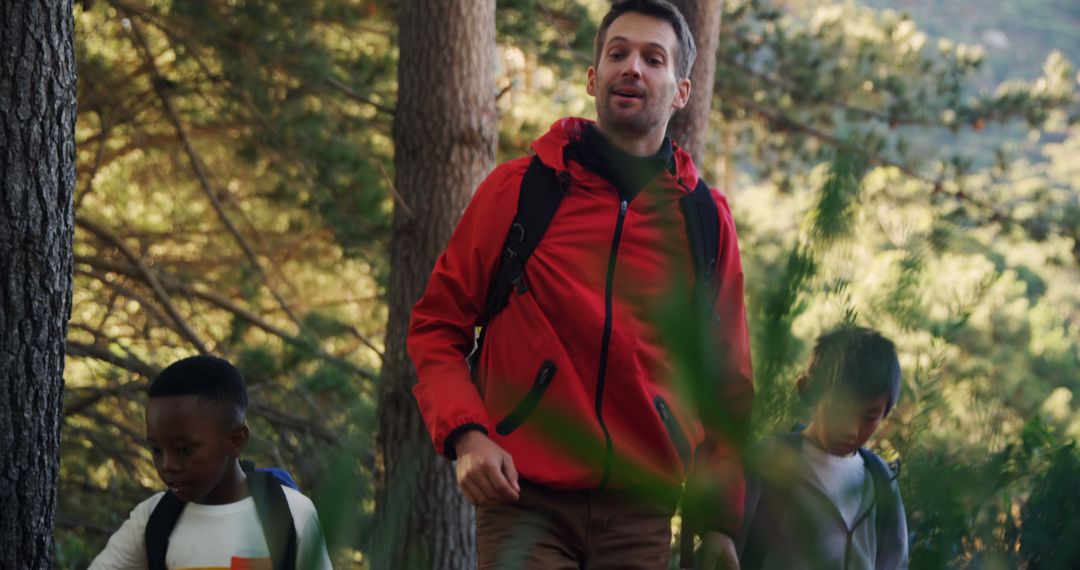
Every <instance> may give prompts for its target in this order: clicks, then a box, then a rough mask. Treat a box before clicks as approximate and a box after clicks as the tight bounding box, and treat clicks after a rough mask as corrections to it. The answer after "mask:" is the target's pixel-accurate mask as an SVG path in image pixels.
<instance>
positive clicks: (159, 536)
mask: <svg viewBox="0 0 1080 570" xmlns="http://www.w3.org/2000/svg"><path fill="white" fill-rule="evenodd" d="M186 505H187V503H185V502H184V501H181V500H180V499H178V498H177V497H176V495H174V494H172V493H171V492H166V493H165V494H164V495H163V496H162V497H161V500H160V501H158V504H157V506H155V507H154V510H153V512H151V513H150V518H149V519H148V520H147V521H146V530H145V532H144V533H143V537H144V540H145V541H146V562H147V567H148V568H149V570H165V554H166V553H167V552H168V551H169V536H170V535H171V534H172V531H173V528H175V527H176V521H178V520H180V514H181V513H183V512H184V506H186Z"/></svg>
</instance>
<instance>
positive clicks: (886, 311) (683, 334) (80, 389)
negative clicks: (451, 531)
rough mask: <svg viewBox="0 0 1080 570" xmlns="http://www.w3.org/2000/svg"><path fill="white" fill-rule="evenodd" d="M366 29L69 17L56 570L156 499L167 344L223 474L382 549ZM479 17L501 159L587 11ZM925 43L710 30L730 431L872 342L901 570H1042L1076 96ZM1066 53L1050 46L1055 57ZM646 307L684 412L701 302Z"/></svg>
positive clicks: (787, 29) (373, 61) (545, 8)
mask: <svg viewBox="0 0 1080 570" xmlns="http://www.w3.org/2000/svg"><path fill="white" fill-rule="evenodd" d="M927 1H929V0H927ZM909 4H910V2H909ZM945 4H947V3H940V2H938V3H937V4H935V5H934V9H935V10H946V8H948V7H947V6H945ZM1006 4H1007V7H1006V9H1008V10H1014V11H1015V10H1022V11H1023V12H1022V13H1023V14H1025V15H1027V14H1031V15H1032V18H1031V20H1032V21H1037V22H1040V24H1039V25H1040V26H1042V27H1043V28H1044V29H1046V30H1049V32H1050V33H1056V34H1057V36H1056V37H1058V38H1060V37H1062V36H1061V32H1060V30H1059V31H1058V32H1054V31H1053V30H1054V25H1055V24H1054V23H1052V22H1051V21H1054V22H1059V23H1060V25H1061V26H1064V25H1066V24H1067V23H1068V22H1070V21H1072V20H1069V19H1068V16H1069V15H1072V16H1075V10H1073V9H1071V8H1069V7H1068V6H1066V5H1065V3H1059V4H1054V6H1053V7H1052V8H1051V7H1049V3H1048V2H1047V0H1015V1H1012V2H1008V3H1006ZM394 6H395V3H393V2H382V1H375V2H370V1H360V0H344V1H337V0H334V1H330V0H327V1H323V2H299V1H294V0H289V1H285V2H278V1H270V0H255V1H244V2H210V3H206V2H192V1H187V0H184V1H181V0H154V1H152V2H146V3H143V4H141V5H136V4H133V3H129V2H121V1H119V0H116V1H113V0H103V1H101V2H94V3H86V4H84V5H83V7H81V8H78V9H77V12H76V17H77V22H78V25H77V29H76V32H77V44H78V45H77V49H76V54H77V57H78V58H79V61H78V64H79V81H80V85H79V93H80V100H79V113H80V115H79V121H78V133H77V137H78V152H79V181H78V192H77V203H78V205H79V206H78V207H79V211H78V216H79V219H80V220H83V221H85V222H91V223H94V222H96V223H97V225H98V226H101V227H103V228H104V229H105V230H106V233H104V234H103V233H101V232H97V231H94V230H92V229H91V228H90V227H89V226H88V225H86V223H85V222H84V223H83V225H80V228H79V232H78V234H77V238H76V244H75V249H76V256H77V257H76V262H77V268H76V291H75V294H74V310H73V315H72V321H71V326H70V335H69V359H68V365H67V369H66V375H67V391H66V396H65V398H66V401H65V420H64V434H63V439H62V446H63V449H62V456H63V462H62V466H61V481H60V486H61V490H60V499H59V505H58V512H59V521H60V528H59V530H58V533H57V535H58V536H57V544H58V557H57V560H58V564H59V565H61V566H63V567H81V566H83V565H85V564H86V562H88V559H89V558H90V557H91V556H92V555H93V554H94V553H96V552H97V551H98V550H99V549H100V548H101V546H102V545H103V544H104V540H105V538H106V537H107V536H108V533H110V532H111V531H112V530H114V529H115V528H117V527H118V526H119V524H120V523H121V522H122V521H123V519H124V518H125V517H126V513H127V512H128V510H130V508H131V507H132V506H133V505H135V504H136V503H137V502H138V501H140V500H142V499H144V498H145V497H146V496H148V495H149V494H150V493H151V492H153V491H154V490H155V489H156V488H157V487H158V483H157V481H156V475H155V473H154V472H153V469H152V467H151V465H150V462H149V458H148V456H147V454H146V453H145V452H144V451H143V450H142V433H143V406H142V397H141V393H142V390H143V389H144V388H145V385H146V382H147V379H148V378H149V377H150V376H152V375H153V373H154V372H155V370H156V369H157V368H159V367H161V366H164V365H165V364H167V363H168V362H170V361H172V360H174V359H176V358H178V357H181V356H187V355H189V354H191V353H193V352H194V351H195V348H194V346H193V344H194V343H193V342H192V339H191V338H190V335H188V334H185V333H184V331H183V326H182V325H187V327H188V328H190V330H191V331H192V332H193V333H194V335H195V336H197V337H198V339H200V340H201V341H203V342H205V344H206V345H207V348H208V349H210V350H213V351H215V352H218V353H221V354H224V355H226V356H227V357H229V358H230V359H231V360H233V361H234V362H236V363H237V365H238V366H239V367H240V368H241V370H242V371H243V373H244V375H245V377H246V378H247V379H248V381H249V383H250V384H251V385H252V401H253V406H252V410H251V413H250V421H251V424H252V428H253V434H254V437H253V440H252V443H251V446H250V448H249V452H250V454H251V455H252V456H253V457H254V458H255V459H256V461H257V462H258V463H260V464H275V465H284V466H286V467H288V468H289V469H290V470H291V471H292V472H293V473H294V475H296V476H297V477H298V479H299V481H300V484H301V487H302V488H303V489H304V490H305V491H306V492H308V494H309V495H310V496H313V497H314V499H315V501H316V503H317V505H318V507H319V510H320V513H321V515H322V518H323V522H324V527H325V529H326V531H327V536H328V539H329V541H330V543H331V545H334V546H336V547H339V549H338V551H337V553H336V555H337V556H338V559H337V561H339V562H341V563H342V564H344V565H350V564H351V565H360V564H363V563H364V561H365V560H369V559H370V557H371V556H376V555H377V553H378V552H379V545H376V544H369V543H368V542H366V538H367V537H370V536H373V533H372V532H371V531H370V526H369V525H370V524H371V521H372V518H371V513H372V512H373V509H374V505H373V488H374V483H373V473H374V470H375V466H376V464H377V462H376V458H375V456H374V451H373V449H374V431H375V426H374V421H373V407H374V402H373V392H374V386H373V382H372V380H371V378H372V377H374V374H373V372H374V370H375V369H377V367H378V366H379V365H380V356H381V355H380V354H379V353H378V350H380V345H381V334H382V330H383V322H384V321H385V318H386V311H385V306H384V304H383V301H382V295H383V293H384V291H383V285H382V284H383V282H384V281H383V279H384V277H385V274H386V270H387V267H386V264H387V260H386V258H385V255H384V246H385V243H386V240H387V237H388V232H389V213H390V211H391V203H392V201H391V195H392V190H391V188H390V185H391V183H390V180H392V175H393V173H392V171H391V170H392V167H391V165H392V152H393V149H392V148H391V144H390V138H391V137H390V129H391V125H392V120H393V106H394V101H395V97H396V95H395V93H396V69H395V68H396V51H395V41H396V40H395V36H396V29H395V24H394V22H393V13H392V10H393V8H394ZM498 8H499V9H498V11H497V25H498V26H499V29H498V31H499V36H498V37H499V44H500V45H499V48H500V54H501V60H500V68H499V75H498V81H499V83H498V85H497V86H496V87H497V89H498V90H499V93H500V94H501V95H500V99H499V109H500V112H501V127H502V131H503V133H502V136H501V137H500V153H501V155H503V156H504V157H506V156H510V155H513V156H517V155H519V154H521V153H522V152H525V151H526V150H527V147H528V144H529V143H530V141H531V140H532V138H533V136H534V135H535V134H537V132H538V131H540V130H542V129H544V128H546V127H547V125H548V124H549V123H550V122H551V121H553V120H554V119H555V118H556V117H558V116H561V115H565V114H577V115H589V114H590V113H591V101H590V100H589V99H588V98H587V96H586V95H585V94H584V89H583V86H584V83H585V74H584V69H585V67H586V66H587V65H589V64H591V60H592V37H593V34H594V33H595V29H596V23H597V22H598V16H599V14H600V13H602V12H603V10H604V8H605V3H604V2H586V1H581V2H579V1H574V0H544V1H540V0H505V1H504V0H500V1H499V2H498ZM948 9H952V8H948ZM972 10H973V14H976V15H978V14H977V13H976V11H974V9H972ZM977 12H981V13H989V12H991V10H982V9H979V10H978V11H977ZM1063 14H1064V16H1063ZM1014 19H1015V20H1016V21H1017V22H1019V21H1021V20H1027V18H1014ZM941 20H942V21H941V22H938V23H934V25H933V29H932V30H931V31H932V32H934V33H937V34H938V35H949V36H951V32H952V29H951V27H950V28H948V29H943V27H944V26H951V23H952V22H951V20H955V18H951V19H950V18H941ZM920 27H924V25H923V24H922V23H920V24H919V25H916V23H915V20H913V19H912V18H911V17H908V16H906V15H903V14H898V13H895V12H889V11H885V12H874V11H871V10H868V9H865V8H862V7H860V6H858V5H855V4H843V5H839V4H834V3H826V2H811V3H795V4H792V3H779V2H778V3H771V2H767V1H764V0H746V1H729V2H727V4H726V6H725V13H724V18H723V24H722V30H721V38H720V40H721V41H720V49H719V51H718V54H719V55H718V62H717V73H716V99H715V102H714V103H715V111H716V112H715V115H714V121H713V124H711V125H710V128H709V135H708V137H709V138H708V145H709V147H708V152H709V153H712V154H716V155H717V157H718V159H717V160H716V161H715V162H713V161H711V160H710V161H706V164H704V165H701V166H702V167H703V170H704V172H705V173H706V178H707V179H709V180H712V181H719V180H724V179H727V180H729V181H730V184H727V186H728V187H726V188H725V191H726V192H727V193H728V196H729V198H730V200H731V202H732V204H733V209H734V212H735V215H736V217H737V221H738V226H739V237H740V246H741V251H742V255H743V260H744V266H745V268H746V286H747V298H748V304H749V309H750V312H749V317H750V331H751V334H752V345H753V355H754V366H755V384H756V392H757V394H756V403H755V410H754V433H755V435H762V434H767V433H771V432H775V431H780V430H786V429H788V428H789V427H790V425H791V423H792V422H793V421H794V420H795V419H797V418H798V417H799V415H800V414H801V413H802V410H800V409H799V406H798V403H797V402H796V398H795V397H794V390H793V384H794V379H795V376H796V375H797V374H798V372H799V370H800V369H801V367H802V366H803V365H804V363H805V360H806V356H807V354H808V352H809V347H810V346H811V344H812V341H813V339H814V337H815V336H816V335H817V334H819V333H820V332H822V331H823V330H825V329H828V328H831V327H832V326H833V325H835V324H836V323H838V322H857V323H859V324H864V325H868V326H871V327H874V328H877V329H879V330H881V331H882V332H884V333H885V334H886V335H888V336H890V337H891V338H893V339H894V340H895V341H896V342H897V344H898V347H899V348H900V351H901V359H902V365H903V370H904V377H905V384H904V386H903V392H902V397H901V404H900V407H899V408H897V409H896V410H895V411H894V412H893V413H892V415H890V418H889V419H888V421H887V422H886V424H885V426H884V427H883V428H882V430H881V431H880V433H879V434H878V437H877V438H876V440H875V442H874V445H875V446H876V447H877V449H878V450H879V451H881V452H882V453H883V454H884V455H886V456H887V458H889V459H893V458H900V459H902V461H903V465H904V467H903V470H902V472H901V476H900V481H901V485H902V487H903V492H904V497H905V502H906V506H907V510H908V515H909V523H910V528H911V531H912V533H913V537H914V542H913V545H912V546H913V551H912V563H913V567H914V568H941V567H957V568H965V567H993V566H994V565H998V566H1000V567H1030V568H1059V567H1068V566H1069V565H1075V564H1076V551H1075V546H1074V545H1075V544H1076V543H1077V538H1076V533H1077V528H1076V525H1075V524H1074V523H1073V522H1072V520H1073V519H1074V518H1075V517H1071V516H1070V514H1071V513H1072V512H1073V511H1075V510H1076V509H1075V502H1076V501H1075V499H1073V498H1072V495H1070V494H1069V492H1070V491H1071V490H1072V487H1073V485H1072V482H1071V478H1074V477H1075V473H1076V470H1077V468H1078V467H1080V466H1078V465H1077V462H1078V460H1077V455H1076V450H1075V445H1074V444H1073V443H1071V442H1073V441H1075V440H1076V438H1077V437H1078V436H1080V415H1078V413H1077V411H1076V403H1075V400H1072V398H1073V396H1075V395H1076V394H1078V393H1080V380H1078V379H1080V374H1078V371H1080V340H1078V339H1080V324H1078V323H1080V292H1078V290H1077V288H1076V287H1075V285H1074V284H1075V283H1076V282H1077V279H1078V266H1080V162H1078V161H1076V159H1075V157H1076V156H1078V155H1080V129H1078V128H1077V127H1075V126H1072V127H1070V123H1075V122H1076V120H1077V117H1078V115H1080V110H1078V105H1077V97H1076V75H1075V70H1074V68H1073V67H1072V66H1071V64H1070V63H1069V62H1068V60H1067V58H1066V57H1064V56H1062V55H1059V54H1051V55H1050V56H1049V57H1048V58H1046V59H1045V64H1044V66H1043V67H1042V68H1041V76H1039V77H1035V78H1034V79H1032V80H1030V81H1028V82H1015V81H1006V80H1012V79H1014V78H1015V77H1016V74H1011V73H1010V74H1008V75H1004V74H1003V73H1002V70H1003V68H1002V67H1001V66H1000V64H999V63H998V62H1000V61H1002V58H1003V54H1001V53H1000V52H995V51H993V50H991V49H989V48H988V49H987V50H984V49H982V48H979V47H977V46H969V45H963V44H958V43H956V42H955V41H951V40H944V39H942V40H940V41H939V40H938V39H931V38H930V37H929V36H927V35H926V34H925V33H924V32H923V31H921V30H920ZM925 27H929V26H925ZM137 32H138V33H141V34H142V37H143V38H144V40H143V41H140V39H139V37H138V35H137ZM943 32H946V33H943ZM957 33H960V32H959V31H958V32H957ZM1012 34H1013V32H1011V31H1010V35H1012ZM1066 35H1068V34H1066ZM1074 35H1075V34H1074ZM954 39H958V40H964V39H965V38H962V37H956V38H954ZM1074 44H1075V42H1073V43H1072V44H1066V43H1061V46H1062V47H1063V48H1064V49H1065V50H1066V51H1065V53H1066V54H1067V55H1068V56H1069V57H1074V58H1075V57H1076V53H1077V52H1076V51H1075V46H1074ZM1070 45H1072V46H1074V47H1070ZM1046 51H1048V50H1044V52H1043V53H1045V52H1046ZM148 56H149V57H148ZM1039 57H1040V59H1041V58H1042V56H1041V55H1040V56H1039ZM149 62H153V63H154V65H153V66H152V65H150V63H149ZM988 66H989V68H990V69H991V70H992V71H993V72H992V73H990V74H989V75H988V73H987V70H988ZM155 67H156V71H155V70H154V68H155ZM1025 75H1026V76H1028V77H1032V76H1034V75H1035V72H1029V73H1025ZM1003 81H1004V83H1001V82H1003ZM167 103H168V104H167ZM170 107H171V109H172V110H171V111H170ZM178 126H179V130H180V131H182V132H183V136H182V135H181V133H180V132H178ZM1029 130H1030V133H1027V131H1029ZM1025 134H1031V136H1030V137H1028V138H1027V139H1025V138H1024V135H1025ZM215 198H216V200H217V201H218V202H219V203H220V209H219V208H218V207H216V206H215V205H214V199H215ZM222 212H223V214H222ZM227 222H231V224H232V227H233V228H234V229H230V228H229V225H228V223H227ZM234 230H235V231H234ZM121 245H122V246H123V247H124V248H126V250H128V251H127V252H125V251H123V249H122V248H121ZM155 282H156V283H155ZM668 301H669V302H668V304H667V305H665V306H664V307H663V308H662V310H661V311H660V312H659V313H658V314H657V319H658V323H659V324H660V326H661V328H662V330H663V331H664V333H665V335H666V337H667V338H669V340H671V341H672V343H673V346H674V349H675V356H676V359H677V360H678V362H679V370H680V372H679V374H680V377H679V386H680V393H681V394H682V395H683V397H684V398H686V399H687V400H691V401H694V402H695V405H697V404H698V403H700V402H703V401H708V397H707V396H706V395H705V394H706V392H705V391H704V390H705V388H706V387H704V386H702V385H701V383H700V382H698V381H697V380H699V379H701V378H704V377H707V376H708V371H709V370H711V369H712V368H713V367H714V366H715V363H714V362H712V360H711V359H712V358H714V357H715V356H716V355H715V354H712V352H711V351H710V350H709V345H708V343H707V338H708V337H707V335H705V334H704V333H703V330H704V327H705V325H704V323H701V322H699V319H698V318H697V317H698V316H700V314H701V312H700V311H698V310H697V308H696V306H695V305H694V303H695V300H694V299H691V298H688V297H686V296H682V297H675V298H672V299H669V300H668ZM691 322H693V323H696V324H695V325H694V326H689V325H688V324H687V323H691ZM703 406H704V412H705V414H706V416H707V417H708V419H709V421H710V422H713V423H714V424H716V425H719V424H722V423H723V421H724V418H719V417H714V416H709V411H710V410H709V407H708V406H707V405H704V404H703ZM535 421H539V422H546V425H550V427H551V433H552V437H553V439H554V440H555V441H557V442H560V443H561V444H563V445H566V446H568V448H570V449H571V450H572V452H573V453H580V454H583V455H587V454H590V453H595V449H592V448H588V447H587V442H588V438H587V437H583V436H582V434H581V432H580V431H577V430H575V428H574V426H573V425H572V424H571V423H570V422H567V421H565V418H558V417H551V418H545V417H538V418H536V420H535ZM620 467H621V468H623V469H626V470H627V472H635V471H634V466H633V465H630V464H621V465H620ZM640 477H641V479H642V481H643V482H645V483H646V486H649V485H650V484H653V483H655V482H653V481H649V480H648V476H647V475H646V474H644V473H642V474H640ZM654 491H655V492H662V486H660V485H655V489H654ZM404 516H405V513H402V517H404ZM365 557H368V558H365Z"/></svg>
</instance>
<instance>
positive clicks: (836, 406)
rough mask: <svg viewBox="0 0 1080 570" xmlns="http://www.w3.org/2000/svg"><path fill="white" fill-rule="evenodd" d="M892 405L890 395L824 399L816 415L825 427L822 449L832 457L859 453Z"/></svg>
mask: <svg viewBox="0 0 1080 570" xmlns="http://www.w3.org/2000/svg"><path fill="white" fill-rule="evenodd" d="M888 404H889V397H888V395H882V396H879V397H877V398H874V399H870V400H857V399H850V398H835V399H830V400H827V401H826V400H823V401H822V402H821V403H819V404H818V405H817V408H816V410H815V412H814V422H815V423H819V422H820V425H821V427H822V429H821V430H820V432H819V433H820V435H821V437H820V438H819V441H818V443H819V444H820V446H821V448H822V449H824V450H825V452H827V453H831V454H832V455H839V456H847V455H851V454H852V453H855V451H856V450H857V449H859V448H860V447H862V446H864V445H866V442H867V440H869V439H870V436H872V435H874V432H875V431H877V428H878V426H879V425H881V420H882V419H884V418H885V408H886V407H887V406H888Z"/></svg>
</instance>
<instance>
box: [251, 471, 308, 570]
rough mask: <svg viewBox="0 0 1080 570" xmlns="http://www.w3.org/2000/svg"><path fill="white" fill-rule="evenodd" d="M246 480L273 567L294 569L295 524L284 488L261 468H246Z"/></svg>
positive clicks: (281, 569)
mask: <svg viewBox="0 0 1080 570" xmlns="http://www.w3.org/2000/svg"><path fill="white" fill-rule="evenodd" d="M247 481H248V490H249V491H250V492H251V497H252V498H253V499H254V500H255V511H256V512H258V513H259V523H260V524H262V528H263V536H264V537H265V538H266V546H267V547H268V548H269V549H270V560H271V561H272V563H273V567H274V570H295V568H296V548H297V544H296V542H297V539H296V526H295V525H294V524H293V518H292V511H291V510H290V509H289V501H288V499H286V498H285V490H284V489H282V487H281V483H280V482H279V481H278V480H277V478H276V477H274V476H273V475H272V474H270V473H266V472H264V471H249V472H248V473H247Z"/></svg>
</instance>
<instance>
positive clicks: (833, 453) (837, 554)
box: [737, 325, 908, 570]
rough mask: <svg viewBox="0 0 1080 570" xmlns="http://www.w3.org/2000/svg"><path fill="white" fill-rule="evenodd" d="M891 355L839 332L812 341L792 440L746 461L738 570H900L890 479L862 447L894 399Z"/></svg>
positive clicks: (879, 343) (764, 445)
mask: <svg viewBox="0 0 1080 570" xmlns="http://www.w3.org/2000/svg"><path fill="white" fill-rule="evenodd" d="M900 381H901V378H900V363H899V360H898V359H897V356H896V347H895V346H894V345H893V343H892V342H891V341H890V340H888V339H887V338H885V337H883V336H882V335H881V334H879V333H877V332H876V331H873V330H870V329H867V328H864V327H857V326H851V325H845V326H842V327H840V328H837V329H835V330H833V331H831V332H829V333H826V334H824V335H822V336H821V337H819V338H818V340H817V344H816V345H815V346H814V352H813V354H812V356H811V359H810V365H809V367H808V368H807V371H806V373H805V374H803V375H802V376H800V377H799V379H798V382H797V387H798V391H799V396H800V397H801V398H802V400H803V401H804V402H805V403H806V404H807V405H809V406H810V409H811V410H812V418H811V421H810V424H809V425H807V426H806V428H805V429H803V430H801V431H796V432H793V433H788V434H782V435H779V436H776V437H772V438H768V439H766V440H764V441H762V442H761V443H759V444H758V445H757V446H755V448H754V449H753V450H752V452H751V454H750V461H749V462H748V463H749V470H750V473H749V475H748V477H747V495H746V509H745V514H744V519H743V529H742V532H741V533H740V536H739V540H738V541H737V546H738V550H739V553H740V556H739V560H740V565H741V568H742V569H743V570H757V569H766V568H767V569H781V568H782V569H785V570H797V569H803V568H806V569H818V568H821V569H835V568H844V569H847V570H871V569H872V570H893V569H900V568H907V565H908V540H907V523H906V520H905V516H904V506H903V501H902V500H901V498H900V490H899V488H898V486H897V485H896V481H895V479H896V474H895V472H894V470H893V469H892V468H891V467H889V466H888V465H886V464H885V462H884V461H882V460H881V458H880V457H878V456H877V455H876V454H875V453H874V452H872V451H870V450H868V449H866V448H864V447H863V445H864V444H865V443H866V442H867V440H868V439H870V436H871V435H873V434H874V432H875V431H876V430H877V428H878V426H879V425H880V424H881V421H882V420H883V419H884V418H885V416H887V415H888V413H889V411H890V410H892V408H893V406H894V405H895V404H896V400H897V398H898V397H899V395H900Z"/></svg>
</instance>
